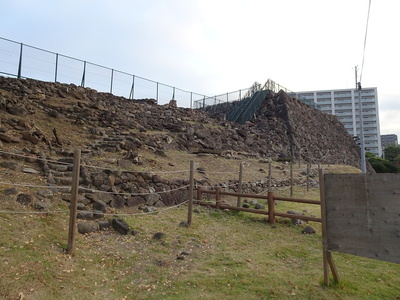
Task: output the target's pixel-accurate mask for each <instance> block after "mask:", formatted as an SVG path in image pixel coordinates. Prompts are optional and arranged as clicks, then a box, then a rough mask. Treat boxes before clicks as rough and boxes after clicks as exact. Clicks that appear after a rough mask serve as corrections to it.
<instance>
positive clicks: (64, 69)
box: [0, 37, 210, 108]
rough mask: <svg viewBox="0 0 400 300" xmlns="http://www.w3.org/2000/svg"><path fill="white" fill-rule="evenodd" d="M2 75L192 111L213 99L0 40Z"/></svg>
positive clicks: (68, 57)
mask: <svg viewBox="0 0 400 300" xmlns="http://www.w3.org/2000/svg"><path fill="white" fill-rule="evenodd" d="M0 75H5V76H10V77H17V78H31V79H36V80H41V81H53V82H60V83H68V84H75V85H78V86H82V87H90V88H92V89H95V90H97V91H99V92H107V93H112V94H114V95H116V96H123V97H125V98H128V99H155V100H157V103H158V104H167V103H169V101H170V100H176V101H177V103H178V105H179V106H183V107H190V108H193V100H194V99H205V98H210V97H209V96H205V95H202V94H198V93H194V92H190V91H186V90H183V89H179V88H177V87H174V86H170V85H167V84H162V83H159V82H157V81H154V80H150V79H146V78H143V77H140V76H136V75H133V74H129V73H126V72H122V71H118V70H115V69H112V68H108V67H105V66H101V65H98V64H94V63H91V62H88V61H85V60H81V59H77V58H73V57H70V56H66V55H62V54H59V53H55V52H51V51H47V50H44V49H40V48H37V47H34V46H29V45H25V44H23V43H18V42H15V41H12V40H9V39H5V38H2V37H0Z"/></svg>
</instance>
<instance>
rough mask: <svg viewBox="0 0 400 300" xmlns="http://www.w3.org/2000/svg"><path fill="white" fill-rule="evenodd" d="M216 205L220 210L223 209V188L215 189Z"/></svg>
mask: <svg viewBox="0 0 400 300" xmlns="http://www.w3.org/2000/svg"><path fill="white" fill-rule="evenodd" d="M215 204H216V206H217V208H218V209H219V208H220V207H221V187H217V188H215Z"/></svg>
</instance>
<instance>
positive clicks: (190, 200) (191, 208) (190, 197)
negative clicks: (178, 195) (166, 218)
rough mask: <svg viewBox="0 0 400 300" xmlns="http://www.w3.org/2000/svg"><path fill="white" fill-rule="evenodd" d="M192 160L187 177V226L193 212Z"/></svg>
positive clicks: (189, 223)
mask: <svg viewBox="0 0 400 300" xmlns="http://www.w3.org/2000/svg"><path fill="white" fill-rule="evenodd" d="M193 165H194V163H193V160H191V161H190V175H189V177H190V178H189V205H188V220H187V223H188V226H190V225H191V224H192V210H193V181H194V179H193V177H194V176H193V169H194V167H193Z"/></svg>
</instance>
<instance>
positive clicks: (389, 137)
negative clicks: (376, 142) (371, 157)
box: [381, 134, 398, 148]
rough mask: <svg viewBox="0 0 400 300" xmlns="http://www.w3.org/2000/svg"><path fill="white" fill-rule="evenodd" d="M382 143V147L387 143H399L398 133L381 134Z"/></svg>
mask: <svg viewBox="0 0 400 300" xmlns="http://www.w3.org/2000/svg"><path fill="white" fill-rule="evenodd" d="M381 145H382V148H383V147H386V146H387V145H398V141H397V135H396V134H383V135H381Z"/></svg>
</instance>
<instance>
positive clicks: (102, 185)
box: [0, 77, 360, 220]
mask: <svg viewBox="0 0 400 300" xmlns="http://www.w3.org/2000/svg"><path fill="white" fill-rule="evenodd" d="M0 99H1V105H0V116H1V118H0V141H1V144H0V145H3V146H2V149H5V150H6V149H11V150H12V151H11V152H12V153H15V154H16V155H13V154H9V153H8V154H7V153H0V167H2V168H6V169H8V170H9V171H10V172H11V171H15V170H20V169H24V168H25V167H24V164H23V163H21V162H20V161H18V160H22V161H24V162H26V163H31V164H32V165H33V164H36V167H37V168H25V172H26V174H28V175H38V176H39V175H44V177H45V179H46V180H47V184H48V185H49V186H50V187H53V188H54V192H56V193H57V192H61V193H63V192H64V193H68V192H69V191H70V186H71V183H72V179H71V178H72V168H73V165H72V164H73V158H72V156H73V152H72V150H71V149H72V148H73V147H76V145H75V143H74V142H72V141H71V140H73V139H72V137H73V136H74V134H73V133H71V132H68V131H67V132H66V131H64V132H63V133H64V135H61V134H60V133H61V132H62V126H63V125H59V124H78V125H76V127H75V128H78V129H79V134H80V135H85V139H84V138H82V140H84V141H85V143H86V144H83V142H82V144H79V147H81V148H83V149H82V164H81V168H80V186H82V187H84V189H83V190H82V191H81V192H80V195H79V199H78V201H79V203H80V208H81V209H82V210H83V209H85V208H86V209H93V210H94V212H93V213H92V214H84V213H81V214H80V217H81V218H82V219H86V220H87V219H92V218H96V217H97V216H99V215H101V213H105V212H107V210H108V209H110V208H113V209H116V208H121V207H124V206H128V207H132V206H138V205H145V206H154V207H164V206H172V205H177V204H180V203H182V202H184V201H186V200H187V199H188V191H187V187H186V186H187V184H188V180H187V178H186V177H185V178H184V179H174V180H168V179H166V178H163V177H161V176H158V175H152V174H150V173H147V172H131V171H130V170H131V169H132V166H134V165H140V164H141V163H142V162H141V156H140V153H141V151H142V149H147V150H150V151H153V153H154V155H155V156H159V157H163V156H165V155H166V153H168V151H169V150H180V151H188V152H190V153H197V154H198V155H207V154H210V153H211V154H214V155H221V156H224V157H226V158H241V157H247V156H252V157H260V161H262V160H266V159H265V158H272V159H275V160H277V159H284V158H287V157H290V155H291V150H292V149H294V151H295V155H296V157H297V154H299V155H301V156H302V158H303V161H307V160H309V161H311V162H312V163H314V164H315V163H325V164H327V163H330V164H347V165H352V166H355V167H359V160H360V153H359V148H358V146H357V145H356V144H355V143H354V142H353V140H352V138H351V137H350V136H349V134H348V133H347V131H346V130H345V129H344V127H343V126H342V124H341V123H340V122H339V120H338V119H337V118H336V117H335V116H331V115H328V114H325V113H323V112H321V111H318V110H316V109H313V108H310V107H308V106H307V105H305V104H303V103H302V102H300V101H298V100H296V99H293V98H291V97H289V96H288V95H287V94H285V93H284V92H282V91H281V92H279V93H277V94H275V93H271V94H269V95H267V97H266V98H265V100H264V102H263V103H262V105H261V106H260V108H259V110H258V112H257V113H256V114H255V117H254V119H253V120H251V121H250V122H247V123H246V124H244V125H239V124H236V123H232V122H229V121H226V120H225V112H227V111H229V110H232V109H234V108H235V106H237V105H238V103H235V102H234V103H225V104H222V105H216V106H213V107H209V108H207V110H206V111H201V110H191V109H187V108H179V107H176V106H175V105H174V104H173V103H171V104H170V105H165V106H159V105H157V104H155V102H154V101H153V100H151V99H145V100H128V99H125V98H123V97H117V96H114V95H111V94H108V93H98V92H96V91H95V90H92V89H89V88H82V87H78V86H76V85H73V84H71V85H67V84H60V83H50V82H40V81H35V80H29V79H27V80H23V79H14V78H4V77H0ZM37 120H40V122H37ZM40 124H46V126H54V128H53V127H51V128H40V127H39V126H45V125H40ZM47 124H48V125H47ZM57 125H59V127H57V128H55V127H56V126H57ZM53 135H54V136H53ZM18 148H19V149H20V150H17V149H18ZM300 150H301V151H300ZM106 152H112V153H113V154H114V156H117V155H120V156H123V157H118V158H116V159H115V162H112V163H110V164H114V167H115V165H116V166H118V168H119V169H118V171H115V168H114V167H113V168H112V169H113V171H112V170H108V169H99V168H93V166H97V162H96V161H95V160H94V159H93V157H94V156H97V157H99V156H102V155H103V154H104V153H106ZM17 153H19V154H21V155H19V154H18V155H17ZM55 154H56V156H57V157H58V158H54V157H51V155H55ZM59 157H62V158H59ZM89 166H91V167H89ZM38 170H39V171H38ZM197 171H198V172H199V173H203V174H204V173H205V172H206V170H204V169H200V168H199V169H198V170H197ZM36 172H40V174H36ZM33 173H35V174H33ZM295 180H296V179H295ZM197 183H198V184H200V185H209V184H210V183H209V182H207V179H202V180H199V181H198V182H197ZM236 183H237V182H230V181H229V182H223V183H219V184H221V186H230V185H232V184H233V185H235V184H236ZM213 184H214V183H213ZM273 184H278V186H285V185H288V183H287V182H286V183H285V182H280V183H275V182H274V183H273ZM295 184H296V182H295ZM266 186H267V183H265V182H261V181H260V182H255V183H244V184H243V191H244V192H248V193H252V192H255V193H258V192H260V191H262V190H263V189H264V188H265V187H266ZM235 189H236V187H233V188H232V190H233V191H236V190H235ZM94 191H96V192H94ZM35 197H41V198H45V200H47V198H48V197H50V198H51V197H52V195H35ZM62 199H63V200H65V201H70V196H69V197H68V196H62ZM17 201H18V202H19V203H21V204H23V205H31V204H32V203H36V204H37V203H39V204H40V205H41V207H43V209H45V207H44V206H45V205H44V204H46V203H47V201H44V200H39V201H41V202H42V203H43V204H41V202H39V201H36V199H34V198H33V197H32V196H31V195H25V194H20V195H18V196H17Z"/></svg>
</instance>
